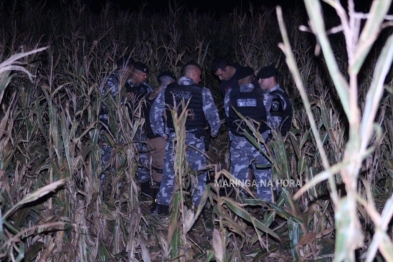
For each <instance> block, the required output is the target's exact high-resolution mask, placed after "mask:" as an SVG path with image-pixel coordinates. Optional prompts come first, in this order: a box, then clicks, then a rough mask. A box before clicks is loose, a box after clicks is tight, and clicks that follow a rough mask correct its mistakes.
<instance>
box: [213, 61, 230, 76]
mask: <svg viewBox="0 0 393 262" xmlns="http://www.w3.org/2000/svg"><path fill="white" fill-rule="evenodd" d="M230 65H231V62H229V60H227V59H225V58H222V57H217V58H216V59H214V60H213V62H212V64H211V66H210V70H211V71H212V73H213V74H215V73H216V72H217V70H218V69H221V70H225V67H227V66H230Z"/></svg>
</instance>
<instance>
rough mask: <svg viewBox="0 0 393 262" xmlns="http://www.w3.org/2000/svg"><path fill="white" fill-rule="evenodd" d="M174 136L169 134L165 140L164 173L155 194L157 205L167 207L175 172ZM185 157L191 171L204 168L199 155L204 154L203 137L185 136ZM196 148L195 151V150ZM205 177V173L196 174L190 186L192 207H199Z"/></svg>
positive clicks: (202, 156) (203, 158) (204, 158)
mask: <svg viewBox="0 0 393 262" xmlns="http://www.w3.org/2000/svg"><path fill="white" fill-rule="evenodd" d="M174 138H175V134H174V133H171V134H170V135H169V137H168V139H167V142H166V146H165V161H164V173H163V176H162V182H161V186H160V191H159V192H158V194H157V203H158V204H160V205H165V206H169V205H170V203H171V199H172V194H173V191H174V185H175V170H174V158H175V154H176V152H174V147H173V139H174ZM186 144H187V149H186V156H187V161H188V163H189V167H190V168H191V169H193V170H196V171H199V170H201V169H202V168H203V167H205V166H206V164H207V161H206V157H205V156H204V155H203V154H202V153H201V152H203V153H204V152H205V144H204V140H203V137H202V138H196V137H195V135H194V134H192V133H187V134H186ZM194 148H196V149H197V150H199V151H200V152H199V151H197V150H195V149H194ZM206 175H207V171H204V172H198V176H197V177H196V182H195V183H194V184H193V185H192V186H191V190H192V192H191V193H192V201H193V203H194V205H196V206H197V205H199V202H200V200H201V198H202V196H203V193H204V191H205V186H206ZM191 181H193V179H191Z"/></svg>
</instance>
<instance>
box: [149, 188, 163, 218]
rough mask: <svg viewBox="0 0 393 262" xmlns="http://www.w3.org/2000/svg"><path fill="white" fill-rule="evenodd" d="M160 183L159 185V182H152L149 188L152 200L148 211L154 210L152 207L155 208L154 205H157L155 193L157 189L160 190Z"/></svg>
mask: <svg viewBox="0 0 393 262" xmlns="http://www.w3.org/2000/svg"><path fill="white" fill-rule="evenodd" d="M160 185H161V183H159V182H153V186H152V188H151V193H152V198H153V201H152V203H151V208H150V211H152V212H153V211H154V209H155V208H156V205H157V194H158V191H160Z"/></svg>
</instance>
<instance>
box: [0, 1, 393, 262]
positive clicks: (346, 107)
mask: <svg viewBox="0 0 393 262" xmlns="http://www.w3.org/2000/svg"><path fill="white" fill-rule="evenodd" d="M15 2H16V1H15ZM326 2H329V3H330V4H331V5H332V6H335V10H336V11H337V14H338V15H336V16H332V18H329V17H327V16H325V18H324V19H325V20H322V18H323V16H322V15H321V13H320V9H319V8H320V7H319V2H318V1H312V0H306V1H305V3H306V7H307V10H308V12H307V13H306V11H305V10H303V11H302V10H300V9H294V10H287V11H285V12H284V14H283V15H281V13H280V9H278V10H277V13H276V9H258V10H256V9H253V8H252V7H250V8H249V9H247V10H238V9H237V10H234V11H233V12H232V13H231V14H230V15H227V16H222V17H219V18H218V17H214V16H212V15H210V14H198V13H196V12H193V11H189V10H186V9H184V8H183V7H182V6H178V5H176V4H172V5H170V6H169V9H168V12H167V13H166V14H165V15H164V14H148V13H145V12H144V11H143V9H142V10H138V11H118V10H114V9H113V8H111V6H106V7H105V8H104V9H103V10H102V11H101V12H100V13H96V14H95V13H91V12H89V10H87V8H86V7H85V6H83V5H82V4H80V3H78V1H73V3H72V4H71V5H61V6H59V7H58V10H56V9H48V8H46V7H45V5H41V4H40V5H39V4H33V3H32V1H28V0H25V1H22V2H19V3H16V4H15V6H13V7H10V8H8V7H6V6H1V4H0V11H1V16H0V23H1V28H2V30H1V31H0V34H1V37H0V61H2V63H1V64H0V105H1V110H0V185H1V186H0V191H1V195H0V196H1V199H0V200H1V201H0V203H1V213H0V218H1V219H0V260H2V261H177V260H180V261H291V260H299V261H307V260H313V261H315V260H319V261H332V260H333V258H335V261H342V260H346V261H355V258H356V259H359V260H361V261H363V260H365V261H373V259H374V258H376V259H379V260H380V261H381V260H382V259H385V260H388V261H393V254H392V250H393V244H392V241H391V238H392V228H391V226H390V220H391V217H392V215H393V213H392V210H393V209H392V208H391V206H392V203H393V199H392V192H393V184H392V176H393V160H392V159H393V155H392V145H393V122H392V120H393V107H392V106H393V96H392V92H393V89H392V87H393V82H392V73H391V71H392V70H391V61H392V56H393V54H392V53H393V51H392V49H393V44H392V41H393V40H392V31H391V29H390V28H389V27H388V26H389V25H391V22H384V18H385V15H386V13H387V9H388V8H389V6H390V2H391V1H374V2H375V4H374V5H373V7H372V9H371V11H370V14H369V15H365V14H358V13H355V12H354V11H353V10H352V9H351V8H352V7H353V6H352V5H351V4H352V1H349V2H350V5H349V10H348V11H345V10H344V9H343V8H342V7H341V6H340V5H338V4H337V3H336V1H326ZM331 9H332V10H331V11H332V12H335V11H333V8H331ZM307 14H308V16H309V18H307V17H308V16H307ZM348 14H349V16H348ZM282 19H283V20H285V24H286V26H285V25H284V22H283V21H282ZM347 19H349V20H347ZM387 19H390V20H392V18H391V17H389V16H388V17H387ZM308 20H310V21H311V22H310V24H307V21H308ZM279 21H281V22H279ZM361 21H363V22H361ZM364 22H365V23H364ZM340 24H341V26H340V27H337V26H338V25H340ZM301 25H307V26H310V28H306V27H305V26H303V27H302V29H303V31H309V32H302V31H301V30H299V27H300V26H301ZM361 25H362V26H361ZM363 25H364V26H363ZM285 28H286V29H285ZM325 28H328V29H330V28H333V29H332V30H331V31H329V33H335V34H329V35H327V34H326V31H325ZM380 29H381V33H380V34H378V33H379V32H380ZM311 31H312V33H311ZM341 31H343V32H341ZM343 33H344V34H343ZM359 35H361V37H360V38H359V37H358V36H359ZM315 39H317V41H316V40H315ZM374 41H375V43H374ZM279 43H282V44H280V46H279ZM329 43H330V44H329ZM385 43H386V44H385ZM125 53H130V54H131V55H132V57H133V58H134V59H135V60H140V61H143V62H145V63H146V64H147V65H148V66H149V68H150V71H151V75H150V79H149V80H150V84H151V85H152V86H155V85H156V84H157V83H156V80H155V75H157V74H158V73H159V72H160V71H162V70H172V71H174V72H176V73H177V74H178V73H179V70H180V68H181V66H182V64H183V63H184V62H186V61H188V60H191V59H193V60H195V61H197V62H198V63H199V64H201V65H203V67H204V69H205V70H204V72H203V82H204V84H205V85H206V86H208V87H209V88H210V89H211V90H212V92H213V94H214V95H215V101H216V103H217V105H218V106H219V107H220V108H221V110H222V100H223V99H222V97H221V94H220V92H219V87H218V80H217V79H215V78H214V77H213V76H212V75H211V74H210V72H209V66H210V63H211V61H212V60H213V59H214V58H215V57H217V56H223V57H227V58H230V59H232V60H235V61H237V62H239V63H240V64H243V65H248V66H251V67H253V68H254V69H255V70H258V69H259V68H260V67H261V66H264V65H267V64H270V63H274V64H275V65H276V66H277V67H278V68H279V69H280V71H281V73H282V74H281V76H280V78H279V82H280V83H281V85H282V86H283V87H284V88H285V89H286V90H287V91H288V93H289V94H290V96H291V98H292V99H293V105H294V110H295V111H294V119H293V123H292V130H291V132H290V134H288V136H287V137H286V138H285V139H284V140H283V139H281V138H280V137H278V136H275V138H274V140H273V141H272V143H271V144H270V145H269V150H270V152H273V151H274V152H275V157H274V158H273V157H272V158H271V159H272V161H273V163H272V165H273V168H274V169H273V170H274V178H273V179H274V180H275V179H284V180H288V181H289V180H293V181H300V183H301V184H302V185H306V184H307V186H306V187H303V189H300V188H299V187H288V188H283V189H282V191H281V193H280V195H277V199H276V200H275V203H263V202H261V201H258V200H255V199H238V197H237V194H236V193H237V190H236V189H234V190H233V192H231V193H230V194H229V195H228V196H227V197H220V196H219V194H218V189H217V188H216V187H215V186H214V179H216V180H218V179H219V178H220V177H224V176H226V177H228V178H230V177H231V174H230V173H229V172H228V171H227V170H229V164H228V152H227V151H228V137H227V130H226V127H225V125H224V127H223V128H222V130H221V132H220V134H219V136H218V137H217V138H215V139H212V141H211V145H210V149H209V152H208V153H209V160H210V164H211V165H210V166H209V168H210V172H209V173H210V176H211V181H212V182H211V183H210V184H209V186H208V190H207V193H206V194H205V196H204V200H203V201H202V202H205V203H206V210H205V211H204V212H203V216H200V213H201V211H202V209H201V207H199V208H198V209H197V210H192V209H191V208H190V200H189V197H188V194H187V193H186V190H184V189H185V188H186V187H187V185H189V183H190V181H191V180H192V179H193V175H192V172H189V170H188V169H187V165H186V164H185V163H184V161H183V160H184V155H181V154H178V155H177V156H176V157H177V159H178V161H177V164H178V165H179V168H178V170H180V171H179V173H178V174H177V179H178V185H177V189H176V194H175V195H174V198H173V207H172V213H171V216H170V217H169V218H159V217H157V216H154V215H150V214H149V204H150V203H149V202H148V201H145V200H143V199H142V198H141V197H140V194H139V188H138V182H137V180H136V177H135V171H136V161H135V159H136V157H137V155H138V152H137V151H136V150H135V147H134V146H133V136H134V131H135V130H136V129H137V127H138V126H140V125H142V124H143V119H138V118H133V120H134V121H132V122H131V121H130V117H129V115H128V112H127V110H126V109H125V108H124V107H123V106H121V105H120V103H117V104H116V103H115V104H114V105H113V108H112V109H113V110H112V112H113V115H111V121H113V122H112V123H111V124H110V125H109V126H108V128H109V130H110V133H111V136H110V137H108V139H109V141H110V143H111V144H112V146H113V148H115V150H114V151H115V153H114V155H113V159H112V163H113V165H114V166H115V170H116V172H115V173H113V174H111V176H110V177H109V181H108V182H109V184H111V185H112V187H110V188H108V189H107V192H106V193H107V194H106V197H105V198H103V197H102V192H101V182H100V179H99V175H100V174H101V172H102V170H101V149H100V144H99V136H100V132H99V124H98V123H99V117H98V115H99V109H100V104H101V102H102V99H103V97H101V95H100V90H101V89H102V87H103V85H104V84H105V79H106V77H107V76H108V75H109V74H110V73H111V72H112V70H113V69H114V66H115V63H116V60H117V59H118V58H119V57H121V56H122V55H124V54H125ZM331 76H333V77H331ZM135 114H139V112H135ZM222 115H223V114H222ZM115 119H119V120H120V121H119V122H116V120H115ZM176 119H177V124H178V130H177V132H178V141H183V140H182V138H183V135H182V134H184V133H183V132H184V129H183V128H182V126H183V125H184V120H185V118H184V115H179V116H176ZM249 136H250V139H252V140H253V141H254V142H255V144H259V143H261V141H260V137H259V136H258V134H256V133H255V134H249ZM178 144H179V145H183V144H182V143H178ZM183 146H184V145H183ZM181 149H182V148H180V146H179V148H178V152H181ZM108 170H109V168H108ZM325 180H327V181H325ZM115 185H116V186H115ZM108 190H110V191H108ZM261 206H265V207H267V209H268V211H267V212H266V213H262V212H261V208H260V207H261ZM273 221H275V223H274V224H273V225H275V226H274V227H273V226H271V225H272V222H273Z"/></svg>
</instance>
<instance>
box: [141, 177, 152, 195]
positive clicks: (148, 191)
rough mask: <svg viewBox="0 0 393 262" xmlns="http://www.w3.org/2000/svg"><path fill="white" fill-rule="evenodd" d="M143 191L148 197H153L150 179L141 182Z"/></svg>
mask: <svg viewBox="0 0 393 262" xmlns="http://www.w3.org/2000/svg"><path fill="white" fill-rule="evenodd" d="M141 193H142V195H145V196H147V197H150V198H151V197H152V190H151V186H150V181H146V182H143V183H141Z"/></svg>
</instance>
